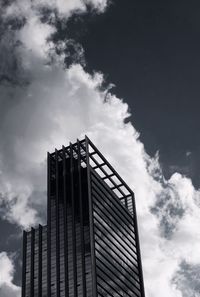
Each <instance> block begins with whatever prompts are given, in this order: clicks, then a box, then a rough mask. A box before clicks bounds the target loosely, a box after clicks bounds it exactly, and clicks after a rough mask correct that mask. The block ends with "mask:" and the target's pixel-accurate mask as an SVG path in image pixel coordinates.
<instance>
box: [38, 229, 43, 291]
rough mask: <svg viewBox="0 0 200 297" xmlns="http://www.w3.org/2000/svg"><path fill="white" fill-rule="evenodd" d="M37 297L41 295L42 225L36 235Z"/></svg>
mask: <svg viewBox="0 0 200 297" xmlns="http://www.w3.org/2000/svg"><path fill="white" fill-rule="evenodd" d="M38 297H42V226H41V225H39V235H38Z"/></svg>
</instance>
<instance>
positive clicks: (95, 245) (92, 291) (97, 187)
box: [22, 137, 144, 297]
mask: <svg viewBox="0 0 200 297" xmlns="http://www.w3.org/2000/svg"><path fill="white" fill-rule="evenodd" d="M47 181H48V183H47V184H48V190H47V192H48V195H47V196H48V198H47V226H44V227H43V226H41V225H39V228H37V229H34V228H32V229H31V231H29V232H25V231H24V236H23V268H22V297H46V296H48V297H97V296H127V297H132V296H133V297H134V296H135V297H137V296H138V297H140V296H141V297H144V285H143V275H142V265H141V257H140V247H139V238H138V228H137V218H136V210H135V201H134V194H133V192H132V191H131V189H130V188H129V187H128V186H127V184H126V183H125V182H124V181H123V180H122V178H121V177H120V176H119V175H118V173H117V172H116V171H115V170H114V169H113V167H112V166H111V165H110V164H109V163H108V161H107V160H106V159H105V158H104V156H103V155H102V154H101V153H100V152H99V150H98V149H97V148H96V147H95V145H94V144H93V143H92V142H91V141H90V140H89V139H88V138H87V137H85V139H84V140H82V141H77V142H76V143H74V144H71V143H70V145H69V146H68V147H64V146H63V147H62V149H60V150H55V152H53V153H51V154H49V153H48V178H47Z"/></svg>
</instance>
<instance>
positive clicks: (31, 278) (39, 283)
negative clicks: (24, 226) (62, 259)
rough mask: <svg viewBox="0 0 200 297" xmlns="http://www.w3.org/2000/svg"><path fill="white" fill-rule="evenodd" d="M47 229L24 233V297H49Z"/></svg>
mask: <svg viewBox="0 0 200 297" xmlns="http://www.w3.org/2000/svg"><path fill="white" fill-rule="evenodd" d="M46 275H47V228H46V226H44V227H42V226H41V225H39V228H38V229H34V228H32V229H31V231H30V232H25V231H24V249H23V282H22V296H25V297H30V296H34V297H39V296H43V297H47V278H46Z"/></svg>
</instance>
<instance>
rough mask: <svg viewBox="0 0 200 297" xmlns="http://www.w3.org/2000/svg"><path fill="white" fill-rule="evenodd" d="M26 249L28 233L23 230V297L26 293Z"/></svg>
mask: <svg viewBox="0 0 200 297" xmlns="http://www.w3.org/2000/svg"><path fill="white" fill-rule="evenodd" d="M26 249H27V233H26V231H23V262H22V297H25V295H26Z"/></svg>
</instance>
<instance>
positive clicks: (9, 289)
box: [0, 252, 21, 297]
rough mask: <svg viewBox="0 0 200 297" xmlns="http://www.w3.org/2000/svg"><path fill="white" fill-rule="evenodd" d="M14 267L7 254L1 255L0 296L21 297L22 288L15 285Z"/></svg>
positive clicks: (2, 253)
mask: <svg viewBox="0 0 200 297" xmlns="http://www.w3.org/2000/svg"><path fill="white" fill-rule="evenodd" d="M13 274H14V266H13V261H12V258H9V257H8V255H7V253H6V252H1V253H0V296H2V297H20V296H21V289H20V287H18V286H16V285H14V284H13Z"/></svg>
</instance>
